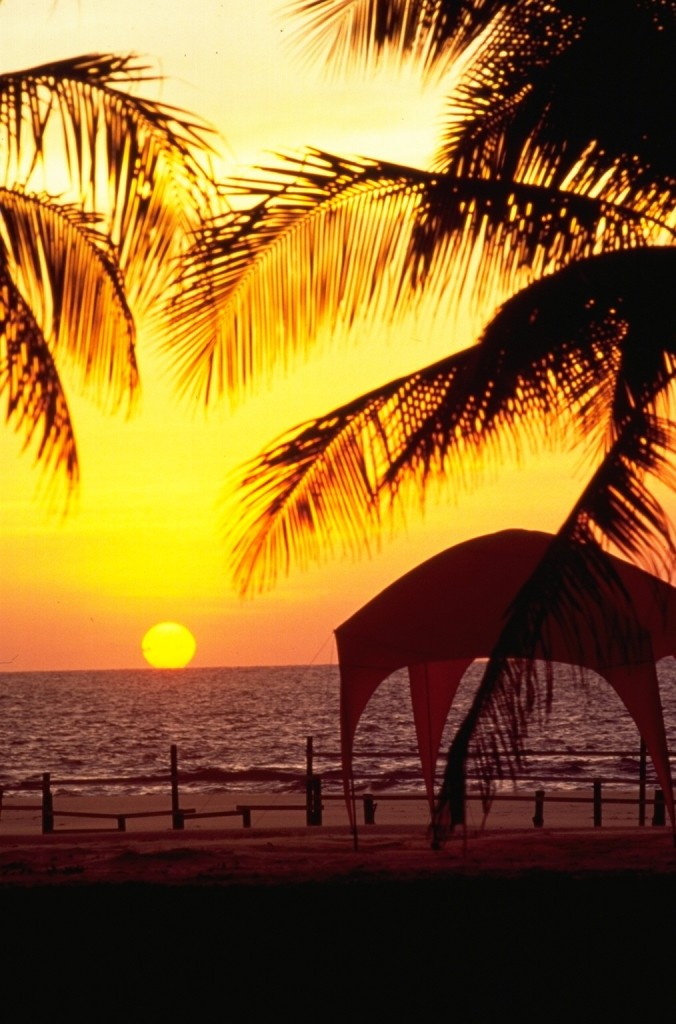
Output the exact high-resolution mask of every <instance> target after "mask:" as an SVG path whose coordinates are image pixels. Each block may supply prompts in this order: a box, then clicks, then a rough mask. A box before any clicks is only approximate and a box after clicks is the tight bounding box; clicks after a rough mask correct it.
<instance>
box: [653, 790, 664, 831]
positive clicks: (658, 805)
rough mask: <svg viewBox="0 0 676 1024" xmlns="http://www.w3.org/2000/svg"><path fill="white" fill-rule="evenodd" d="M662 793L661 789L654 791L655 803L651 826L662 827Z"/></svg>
mask: <svg viewBox="0 0 676 1024" xmlns="http://www.w3.org/2000/svg"><path fill="white" fill-rule="evenodd" d="M665 823H666V818H665V815H664V793H663V792H662V790H661V789H656V790H655V803H654V804H653V825H664V824H665Z"/></svg>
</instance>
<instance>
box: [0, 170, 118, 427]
mask: <svg viewBox="0 0 676 1024" xmlns="http://www.w3.org/2000/svg"><path fill="white" fill-rule="evenodd" d="M0 266H1V267H2V270H3V274H4V277H5V279H7V278H9V277H11V279H12V281H13V282H14V285H15V288H16V291H17V292H18V294H20V295H21V298H22V302H23V304H24V305H25V306H26V307H27V308H28V309H29V310H30V313H31V322H32V324H33V325H34V326H35V327H36V328H37V329H38V330H39V331H40V332H41V334H42V336H43V338H44V344H45V346H49V348H50V349H51V350H52V351H53V352H54V353H55V354H56V353H59V357H60V358H66V359H67V360H68V361H69V362H70V363H71V365H72V367H73V370H74V372H76V373H77V374H78V375H79V377H80V380H81V381H82V383H83V384H84V385H89V384H91V385H93V389H92V390H93V393H94V394H96V395H97V396H98V397H99V398H100V401H101V403H102V405H104V406H108V407H113V408H115V407H118V406H119V405H120V403H121V402H123V401H124V400H125V399H126V400H127V401H129V400H130V399H131V397H132V395H133V393H134V391H135V389H136V386H137V383H138V373H137V368H136V357H135V330H134V323H133V319H132V316H131V313H130V310H129V307H128V305H127V302H126V298H125V294H124V289H123V285H122V277H121V274H120V270H119V267H118V264H117V261H116V259H115V253H114V250H113V249H112V248H111V247H110V245H109V243H108V241H107V239H106V237H105V235H102V234H100V232H99V231H98V230H97V227H96V221H95V218H93V217H92V216H91V215H87V214H84V213H82V212H81V211H80V210H79V209H77V208H76V207H73V206H68V205H66V204H63V203H60V202H57V201H55V200H53V199H50V198H49V197H46V196H32V195H25V194H24V193H22V192H20V191H18V190H13V191H10V190H8V189H0ZM21 315H22V316H23V313H22V314H21ZM32 329H33V328H31V330H32Z"/></svg>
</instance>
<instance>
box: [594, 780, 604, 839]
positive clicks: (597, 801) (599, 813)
mask: <svg viewBox="0 0 676 1024" xmlns="http://www.w3.org/2000/svg"><path fill="white" fill-rule="evenodd" d="M602 823H603V797H602V794H601V780H600V779H594V828H600V827H601V824H602Z"/></svg>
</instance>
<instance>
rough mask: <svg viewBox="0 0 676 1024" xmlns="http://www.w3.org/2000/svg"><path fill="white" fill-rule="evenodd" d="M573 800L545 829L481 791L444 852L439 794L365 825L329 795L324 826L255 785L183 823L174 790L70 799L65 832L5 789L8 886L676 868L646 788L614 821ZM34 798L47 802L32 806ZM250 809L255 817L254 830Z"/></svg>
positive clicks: (0, 834)
mask: <svg viewBox="0 0 676 1024" xmlns="http://www.w3.org/2000/svg"><path fill="white" fill-rule="evenodd" d="M553 795H554V794H552V796H553ZM607 796H611V794H610V793H608V794H607ZM569 797H570V800H569V801H563V800H561V799H560V794H559V795H558V796H557V800H556V801H554V800H550V801H545V805H544V812H543V817H544V822H545V823H544V826H543V827H539V828H535V827H534V826H533V813H534V801H532V800H530V799H527V798H526V797H524V798H523V799H522V800H519V801H507V800H505V801H496V802H495V803H494V805H493V807H492V808H491V811H490V814H489V816H488V818H487V820H486V822H485V823H483V821H482V817H481V809H480V805H479V804H478V802H477V801H470V802H469V804H468V823H467V827H466V829H464V830H463V831H458V832H456V833H455V834H454V835H453V836H451V837H450V839H449V840H448V842H447V843H446V844H445V845H444V847H443V848H442V849H441V850H433V849H432V848H431V844H430V838H429V835H428V827H427V826H428V811H427V807H426V804H425V802H424V801H422V800H402V799H397V798H395V797H393V796H388V795H387V794H383V795H380V796H379V797H377V798H376V802H375V823H374V824H364V816H363V807H362V804H361V802H358V804H357V808H358V820H357V829H356V835H355V832H354V831H353V830H352V829H351V828H350V825H349V820H348V816H347V812H346V809H345V805H344V803H343V801H342V799H325V800H324V806H323V824H322V825H320V826H311V827H309V826H307V824H306V820H305V810H304V804H303V799H302V797H300V796H288V795H284V796H280V795H278V794H277V795H275V794H267V795H266V794H242V793H233V794H218V795H213V794H211V795H207V796H204V795H193V794H186V795H185V796H184V797H183V798H182V800H181V807H182V809H184V810H185V812H186V814H185V818H184V821H185V824H184V828H183V829H174V828H173V827H172V818H171V808H170V802H169V800H166V799H160V798H157V797H148V796H137V797H133V796H118V797H110V796H108V797H83V796H78V797H75V796H58V795H57V796H56V797H55V798H54V812H55V818H54V832H53V833H52V834H50V835H43V834H42V815H41V810H40V806H39V801H38V800H36V799H33V800H27V799H25V798H22V799H19V798H17V797H11V798H5V800H4V805H3V809H2V816H1V817H0V886H2V887H6V886H8V885H9V886H16V885H19V886H28V885H48V886H53V885H55V884H59V883H60V884H67V885H74V884H79V885H82V884H97V885H98V884H112V883H122V882H124V883H129V882H143V883H145V884H156V885H167V884H168V885H177V884H179V885H184V884H198V885H205V884H208V885H231V886H232V885H270V884H273V883H275V884H280V883H294V884H295V883H308V882H315V883H317V882H320V881H321V882H323V883H339V882H344V881H345V880H346V879H350V880H351V881H352V882H355V881H368V882H371V883H372V882H376V881H379V880H380V881H384V880H388V879H393V880H401V881H409V882H410V881H412V880H413V879H415V878H416V877H418V876H420V877H423V878H425V879H428V880H429V879H437V880H439V881H440V880H443V879H444V878H446V877H447V876H449V875H462V876H463V877H468V876H472V875H484V876H485V875H487V874H490V875H494V876H504V877H511V878H513V877H517V876H524V875H526V874H528V873H529V872H533V871H538V872H549V873H551V874H558V875H562V874H566V873H573V874H581V873H585V872H591V873H596V874H599V873H604V874H612V873H621V872H628V873H634V874H637V873H650V874H653V875H655V874H664V875H667V876H668V875H671V874H672V873H673V872H676V847H675V846H674V843H673V839H672V835H671V829H670V828H669V827H654V826H652V825H651V824H650V821H651V813H652V807H651V806H650V805H649V806H648V809H647V811H648V813H647V815H646V820H647V824H646V825H645V826H643V827H641V828H639V827H638V826H637V808H636V805H635V803H632V802H631V801H632V800H633V799H635V794H633V793H629V792H627V791H622V792H619V793H618V792H617V791H615V792H613V793H612V800H613V801H615V802H613V803H610V802H609V803H607V804H605V805H604V808H603V825H602V826H601V827H597V828H595V827H593V826H592V813H593V809H592V804H591V801H590V791H589V790H588V789H584V790H582V789H581V790H578V791H575V792H574V793H571V794H569ZM622 801H627V802H626V803H625V802H622ZM27 804H31V805H33V807H34V809H33V810H30V811H28V810H26V805H27ZM243 808H247V809H248V811H247V813H248V819H247V820H250V827H246V828H245V827H243V817H242V813H241V812H242V809H243ZM237 811H239V813H237ZM89 815H91V817H90V816H89ZM94 815H101V817H94ZM121 818H122V819H123V821H121V820H120V819H121ZM122 824H123V825H124V831H121V830H120V828H121V825H122Z"/></svg>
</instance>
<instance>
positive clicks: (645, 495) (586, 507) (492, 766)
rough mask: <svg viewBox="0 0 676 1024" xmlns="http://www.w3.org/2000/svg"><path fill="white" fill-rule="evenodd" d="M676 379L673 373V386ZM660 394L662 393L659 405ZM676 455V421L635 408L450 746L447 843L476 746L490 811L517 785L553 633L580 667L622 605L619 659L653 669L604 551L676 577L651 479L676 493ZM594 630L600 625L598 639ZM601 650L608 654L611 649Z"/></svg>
mask: <svg viewBox="0 0 676 1024" xmlns="http://www.w3.org/2000/svg"><path fill="white" fill-rule="evenodd" d="M673 377H674V374H673V373H672V375H671V380H673ZM658 397H659V396H658V394H657V392H656V393H655V394H654V395H653V402H656V401H657V399H658ZM674 454H676V428H675V427H674V424H673V423H672V422H671V421H670V420H664V419H660V418H659V417H658V416H656V415H655V414H654V413H653V412H651V411H646V409H643V408H639V409H635V410H634V411H633V413H632V415H630V416H629V417H628V419H627V420H625V423H624V426H623V430H622V432H621V433H620V434H619V435H618V437H617V440H616V442H615V443H614V445H613V446H612V449H611V450H610V451H609V452H608V454H607V456H606V458H605V459H604V460H603V462H602V463H601V465H600V466H599V469H598V470H597V472H596V473H595V474H594V475H593V477H592V479H591V480H590V482H589V483H588V485H587V486H586V487H585V489H584V491H583V493H582V495H581V497H580V499H579V500H578V502H577V503H576V505H575V507H574V509H573V510H572V512H571V514H570V515H569V516H568V518H567V519H566V521H565V523H564V524H563V526H562V527H561V529H560V530H559V532H558V534H557V536H556V538H555V539H554V541H553V542H552V544H551V545H550V547H549V549H548V551H547V552H546V554H545V556H544V558H543V559H542V561H541V563H540V564H539V565H538V566H537V568H536V570H535V572H534V573H533V574H532V575H531V576H530V577H529V579H528V580H527V582H526V583H525V584H524V586H523V587H522V589H521V590H520V592H519V593H518V594H517V596H516V598H515V600H514V602H513V604H512V607H511V608H510V609H509V610H508V613H507V615H506V620H505V625H504V627H503V629H502V631H501V633H500V636H499V638H498V641H497V643H496V645H495V647H494V649H493V651H492V652H491V657H490V659H489V661H488V663H487V666H486V669H485V672H484V675H483V677H482V679H481V682H480V684H479V687H478V689H477V691H476V694H475V696H474V699H473V702H472V705H471V706H470V709H469V711H468V712H467V714H466V716H465V718H464V719H463V721H462V722H461V724H460V727H459V728H458V730H457V732H456V735H455V737H454V739H453V742H452V744H451V747H450V749H449V753H448V759H447V763H446V769H445V773H444V780H443V784H442V787H441V791H440V794H439V799H438V803H437V807H436V811H435V819H434V826H433V828H434V835H435V841H436V842H437V843H439V842H441V841H443V839H444V838H445V836H446V834H447V833H448V831H449V829H452V828H453V826H454V825H456V824H459V823H462V822H463V821H464V795H465V764H466V761H467V756H468V753H469V750H470V748H471V749H472V751H473V753H474V755H475V758H476V760H475V763H476V766H477V770H478V775H479V782H480V789H481V794H482V799H483V805H484V811H485V813H487V812H488V809H489V807H490V804H491V800H492V796H493V793H494V783H495V780H496V779H504V778H512V779H513V778H514V777H515V774H516V771H517V769H518V768H520V767H522V766H523V758H522V756H521V754H520V751H521V750H522V749H523V745H524V741H525V740H526V738H527V735H528V727H529V724H530V723H531V721H532V720H533V717H534V716H536V715H540V714H542V711H543V709H546V708H547V707H549V705H550V704H551V701H552V696H553V676H552V674H551V672H547V673H546V675H545V676H544V679H543V677H542V674H541V673H540V672H539V671H538V667H537V659H543V658H544V659H547V658H548V642H549V635H550V631H551V630H559V631H561V632H562V633H563V634H564V635H565V636H566V638H567V647H568V650H569V651H570V654H571V662H573V663H575V661H576V659H577V660H578V661H579V663H580V664H584V650H585V645H586V644H589V643H592V644H593V643H594V641H595V639H596V640H597V642H598V643H599V645H602V644H603V642H604V641H603V639H601V637H602V636H603V634H604V633H605V632H606V631H607V630H608V614H609V608H611V607H612V608H614V612H613V616H614V617H613V620H612V622H613V632H612V635H613V644H614V647H615V652H614V653H615V656H616V657H620V658H621V659H622V661H623V663H626V664H631V663H638V664H645V663H648V662H652V660H653V654H652V649H651V645H650V638H649V636H648V635H647V634H646V633H645V631H644V628H643V627H642V626H641V623H640V621H639V620H638V618H637V614H636V609H635V608H634V607H633V604H632V601H631V598H630V596H629V595H628V594H627V593H626V592H625V590H624V588H623V585H622V582H621V580H620V579H619V578H618V576H617V574H616V573H615V572H614V570H613V569H612V566H611V565H610V563H609V562H608V560H607V559H605V557H604V551H603V545H604V542H605V543H607V542H608V540H610V541H614V542H615V543H616V544H617V545H618V546H619V547H620V549H621V550H623V551H624V553H625V554H627V555H629V556H633V557H634V558H637V559H638V560H639V561H644V562H645V561H646V560H647V562H648V564H649V566H650V568H654V561H653V560H654V558H655V557H657V559H658V560H659V561H660V562H661V563H662V564H663V565H665V563H666V568H668V569H669V570H671V568H672V567H673V561H674V556H675V554H676V548H675V547H674V543H673V538H672V534H671V527H670V521H669V517H668V516H667V515H666V513H665V511H664V510H663V509H662V508H661V506H660V505H659V503H658V502H657V501H656V499H655V498H654V497H653V495H652V493H651V490H650V487H649V485H648V477H649V476H650V475H652V476H653V478H659V479H660V480H661V481H662V482H667V483H668V484H669V485H670V486H671V487H672V489H675V488H676V474H675V473H674V466H673V457H674ZM665 467H666V469H667V472H666V473H665ZM608 527H610V529H608ZM580 608H582V609H584V612H585V617H586V621H587V623H588V635H584V636H582V635H581V634H580V617H579V610H580ZM594 623H597V624H598V626H599V634H598V636H596V637H595V635H594ZM600 651H601V653H602V654H603V653H606V652H604V651H603V648H602V646H600ZM515 652H518V656H515ZM543 691H544V692H543Z"/></svg>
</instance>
